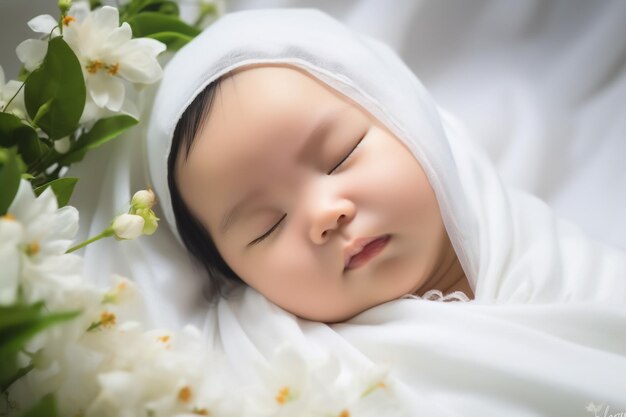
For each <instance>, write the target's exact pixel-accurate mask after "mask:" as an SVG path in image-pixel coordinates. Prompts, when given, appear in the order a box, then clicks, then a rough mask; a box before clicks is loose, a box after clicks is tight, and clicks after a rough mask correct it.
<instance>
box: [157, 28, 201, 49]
mask: <svg viewBox="0 0 626 417" xmlns="http://www.w3.org/2000/svg"><path fill="white" fill-rule="evenodd" d="M148 38H152V39H156V40H157V41H161V42H163V43H164V44H165V45H166V46H167V49H169V50H170V51H178V50H179V49H180V48H182V47H183V46H185V45H186V44H187V43H188V42H189V41H191V40H192V39H193V37H192V36H188V35H184V34H182V33H177V32H159V33H154V34H152V35H148Z"/></svg>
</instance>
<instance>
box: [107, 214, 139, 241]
mask: <svg viewBox="0 0 626 417" xmlns="http://www.w3.org/2000/svg"><path fill="white" fill-rule="evenodd" d="M144 223H145V222H144V220H143V217H141V216H138V215H136V214H120V215H119V216H117V217H116V218H115V220H114V221H113V225H112V228H113V233H115V236H116V237H117V238H119V239H135V238H137V237H139V236H141V233H142V230H143V226H144Z"/></svg>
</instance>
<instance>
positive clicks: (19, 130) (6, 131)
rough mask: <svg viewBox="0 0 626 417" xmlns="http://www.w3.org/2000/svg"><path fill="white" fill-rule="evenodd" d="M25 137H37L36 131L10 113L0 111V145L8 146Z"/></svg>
mask: <svg viewBox="0 0 626 417" xmlns="http://www.w3.org/2000/svg"><path fill="white" fill-rule="evenodd" d="M25 138H34V139H38V138H39V137H38V136H37V132H35V129H33V128H32V127H30V126H28V125H26V124H24V123H22V121H21V120H20V119H19V118H18V117H17V116H15V115H13V114H11V113H0V146H3V147H5V148H10V147H11V146H15V145H17V144H18V143H19V141H20V140H23V139H25Z"/></svg>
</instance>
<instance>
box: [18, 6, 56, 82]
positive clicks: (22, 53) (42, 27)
mask: <svg viewBox="0 0 626 417" xmlns="http://www.w3.org/2000/svg"><path fill="white" fill-rule="evenodd" d="M57 26H58V22H57V21H56V19H55V18H54V17H52V16H50V15H49V14H42V15H39V16H36V17H34V18H32V19H31V20H29V21H28V27H30V28H31V29H32V30H33V32H36V33H39V34H41V35H46V36H47V35H51V36H52V37H56V36H59V34H60V32H59V29H58V27H57ZM46 52H48V42H47V41H44V40H41V39H26V40H25V41H23V42H22V43H20V44H19V45H18V46H17V48H15V53H16V54H17V57H18V59H19V60H20V61H22V63H23V64H24V67H26V69H27V70H28V71H33V70H34V69H36V68H37V67H39V66H40V65H41V63H42V62H43V59H44V58H45V56H46Z"/></svg>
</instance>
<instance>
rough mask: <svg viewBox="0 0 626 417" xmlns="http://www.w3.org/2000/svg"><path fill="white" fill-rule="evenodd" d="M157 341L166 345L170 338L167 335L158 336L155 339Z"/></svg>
mask: <svg viewBox="0 0 626 417" xmlns="http://www.w3.org/2000/svg"><path fill="white" fill-rule="evenodd" d="M157 340H158V341H159V342H161V343H167V342H169V341H170V337H169V336H168V335H165V336H159V337H157Z"/></svg>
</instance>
